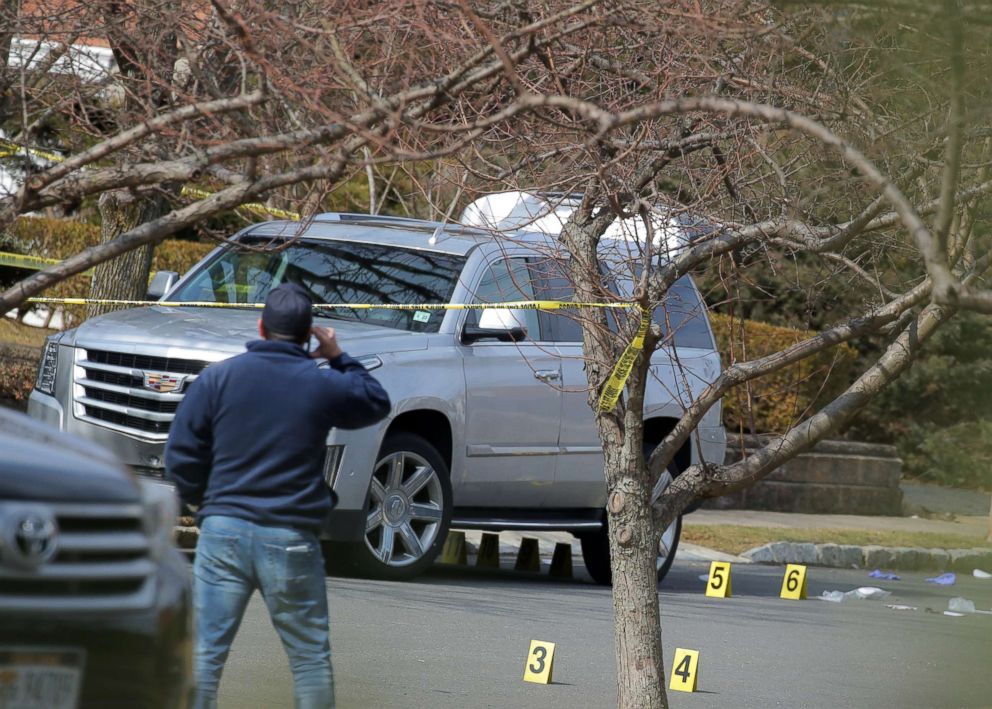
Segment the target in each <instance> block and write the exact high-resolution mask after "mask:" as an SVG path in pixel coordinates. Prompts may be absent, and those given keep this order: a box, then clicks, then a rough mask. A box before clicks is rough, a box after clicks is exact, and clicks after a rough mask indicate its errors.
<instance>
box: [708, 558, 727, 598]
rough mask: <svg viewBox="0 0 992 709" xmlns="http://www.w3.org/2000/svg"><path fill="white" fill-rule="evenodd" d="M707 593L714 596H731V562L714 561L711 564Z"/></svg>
mask: <svg viewBox="0 0 992 709" xmlns="http://www.w3.org/2000/svg"><path fill="white" fill-rule="evenodd" d="M706 595H707V596H712V597H713V598H730V563H729V562H726V561H714V562H713V563H711V564H710V577H709V579H707V581H706Z"/></svg>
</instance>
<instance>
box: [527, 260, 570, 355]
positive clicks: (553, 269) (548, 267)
mask: <svg viewBox="0 0 992 709" xmlns="http://www.w3.org/2000/svg"><path fill="white" fill-rule="evenodd" d="M528 261H529V263H528V265H529V268H530V271H531V273H532V274H533V278H534V285H535V289H536V291H537V298H538V300H562V301H571V300H575V288H574V286H572V282H571V281H570V280H569V279H568V271H567V270H566V266H565V263H564V262H563V261H560V260H558V259H556V258H549V257H543V258H532V259H528ZM578 317H579V311H578V309H577V308H562V309H561V310H542V311H539V314H538V319H539V320H540V321H541V326H542V328H543V329H544V332H545V333H546V334H547V339H549V340H551V341H553V342H582V325H581V324H579V321H578V320H577V318H578Z"/></svg>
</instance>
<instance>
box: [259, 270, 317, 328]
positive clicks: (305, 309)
mask: <svg viewBox="0 0 992 709" xmlns="http://www.w3.org/2000/svg"><path fill="white" fill-rule="evenodd" d="M262 324H263V325H264V326H265V330H266V331H267V332H269V333H270V334H274V335H282V336H283V337H292V338H293V339H295V340H296V341H298V342H302V341H303V340H305V339H306V337H307V335H308V334H310V326H311V325H312V324H313V301H312V300H311V299H310V294H309V293H307V291H306V290H305V289H304V288H303V287H302V286H300V285H297V284H296V283H283V284H281V285H278V286H276V287H275V288H273V289H272V290H270V291H269V294H268V296H266V298H265V307H264V308H263V309H262Z"/></svg>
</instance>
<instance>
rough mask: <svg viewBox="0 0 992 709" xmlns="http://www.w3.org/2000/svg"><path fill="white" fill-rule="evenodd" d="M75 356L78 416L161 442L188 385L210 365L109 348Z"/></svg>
mask: <svg viewBox="0 0 992 709" xmlns="http://www.w3.org/2000/svg"><path fill="white" fill-rule="evenodd" d="M77 352H78V354H77V359H76V376H75V380H74V383H75V386H74V387H73V392H74V393H73V396H74V398H75V402H76V405H77V406H76V415H77V416H78V417H79V418H82V419H84V420H87V421H89V422H91V423H95V424H97V425H99V426H106V427H107V428H112V429H115V430H117V431H120V432H122V433H127V434H131V435H134V436H139V437H141V438H146V439H150V440H159V441H161V440H165V439H166V438H167V437H168V435H169V426H170V424H171V423H172V419H173V418H174V416H175V412H176V408H177V407H178V406H179V402H180V401H182V398H183V392H184V391H185V390H186V387H188V386H189V384H190V382H192V381H193V380H194V379H196V376H197V375H198V374H199V373H200V372H201V371H203V368H204V367H206V366H207V365H208V364H210V362H208V361H204V360H198V359H182V358H179V357H158V356H154V355H142V354H133V353H129V352H113V351H108V350H95V349H81V350H78V351H77ZM153 386H157V387H158V388H159V389H161V391H156V390H155V389H154V388H152V387H153Z"/></svg>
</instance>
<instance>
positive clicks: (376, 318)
mask: <svg viewBox="0 0 992 709" xmlns="http://www.w3.org/2000/svg"><path fill="white" fill-rule="evenodd" d="M239 246H241V247H243V248H239ZM464 264H465V259H464V258H463V257H460V256H454V255H452V254H442V253H434V252H429V251H414V250H412V249H404V248H401V247H397V246H383V245H380V244H364V243H356V242H347V241H311V240H306V239H303V240H298V241H294V242H293V243H291V244H290V245H289V246H286V247H285V248H280V249H278V250H276V248H274V245H273V242H272V240H271V239H268V238H264V239H263V238H257V237H256V238H247V239H242V240H241V241H239V242H237V244H233V245H232V246H230V247H228V248H227V249H225V250H224V251H223V252H221V253H220V254H218V255H217V256H216V257H215V258H213V259H212V260H210V261H209V262H207V263H206V264H204V265H203V266H202V267H201V268H199V269H198V270H197V272H196V273H195V274H194V275H193V277H192V278H191V279H190V280H189V281H188V282H186V283H185V284H183V286H182V287H180V289H179V290H178V291H176V292H175V293H173V294H171V295H170V297H169V299H170V300H176V301H180V302H186V303H189V302H201V301H202V302H211V303H232V304H234V303H246V304H247V303H261V302H263V301H264V300H265V297H266V295H268V292H269V290H270V289H272V288H274V287H275V286H277V285H279V284H280V283H287V282H289V283H298V284H299V285H301V286H303V287H304V288H306V289H307V291H308V292H309V293H310V296H311V298H313V302H314V303H317V304H320V303H334V304H338V303H339V304H341V307H337V308H333V309H329V308H321V309H320V310H318V311H316V314H317V315H321V314H323V315H329V316H331V317H334V318H340V319H348V320H359V321H362V322H367V323H369V324H370V325H382V326H384V327H391V328H396V329H400V330H411V331H415V332H437V330H438V328H439V327H440V325H441V320H442V319H443V318H444V312H445V311H443V310H389V309H385V308H371V309H367V310H359V309H355V308H349V307H348V305H357V304H363V303H370V304H371V303H381V304H414V303H447V302H449V299H450V298H451V294H452V292H453V291H454V289H455V284H456V283H457V281H458V276H459V274H460V273H461V271H462V267H463V266H464Z"/></svg>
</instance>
